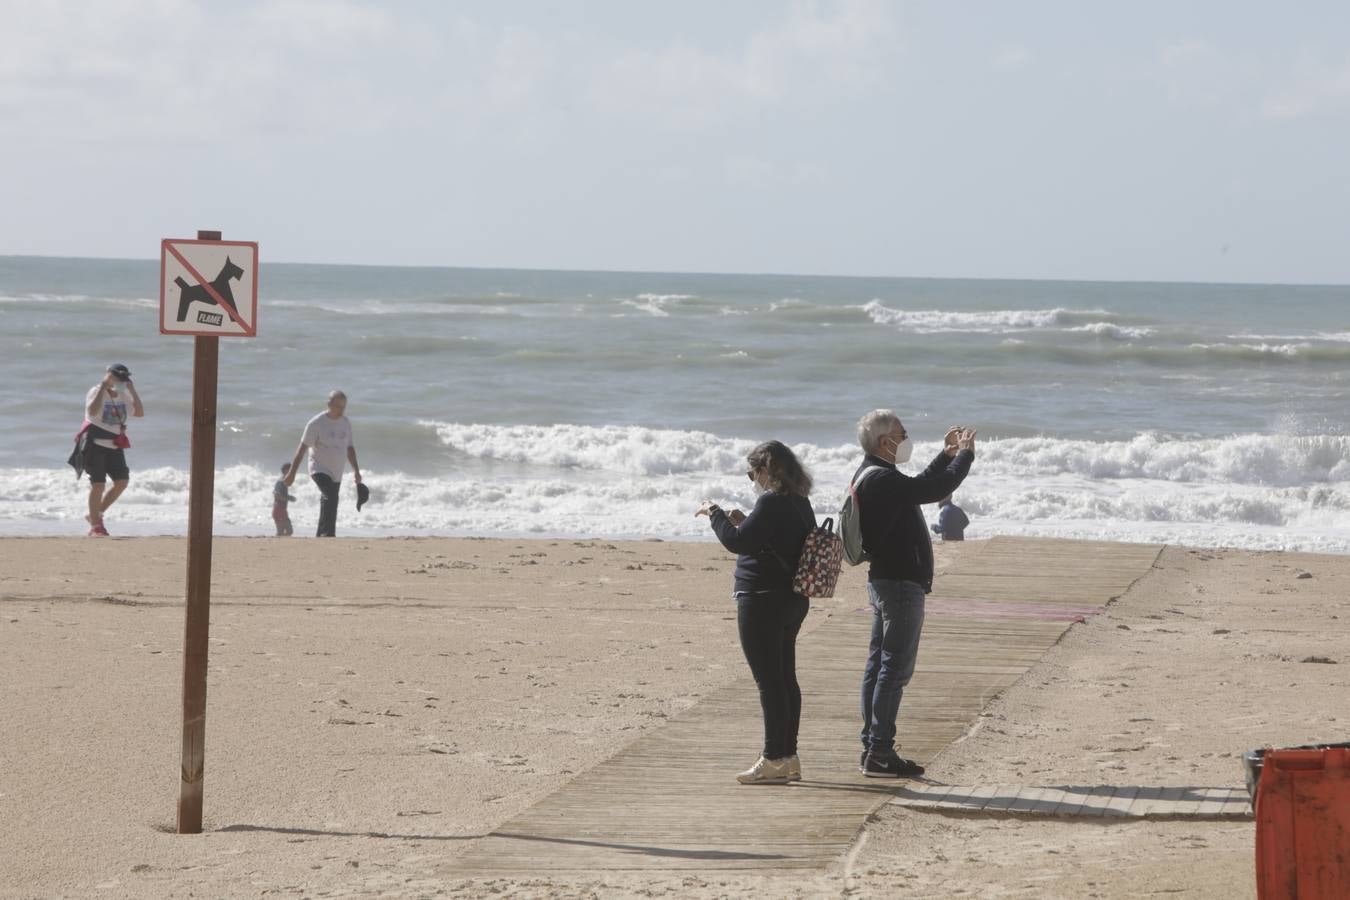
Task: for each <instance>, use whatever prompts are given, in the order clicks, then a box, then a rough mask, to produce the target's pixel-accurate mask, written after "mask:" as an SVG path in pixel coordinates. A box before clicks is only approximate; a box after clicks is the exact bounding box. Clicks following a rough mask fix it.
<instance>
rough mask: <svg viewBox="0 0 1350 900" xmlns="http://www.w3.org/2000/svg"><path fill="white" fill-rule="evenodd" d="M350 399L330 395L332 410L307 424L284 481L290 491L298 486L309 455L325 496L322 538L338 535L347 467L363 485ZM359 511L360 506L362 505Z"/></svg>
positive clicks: (313, 475) (335, 393)
mask: <svg viewBox="0 0 1350 900" xmlns="http://www.w3.org/2000/svg"><path fill="white" fill-rule="evenodd" d="M346 412H347V395H346V394H344V393H342V391H333V392H332V393H331V394H329V395H328V408H327V409H326V410H324V411H323V412H321V413H319V414H318V415H317V416H315V417H314V418H312V419H310V420H309V421H308V422H307V423H305V433H304V434H302V435H301V436H300V446H299V447H296V448H295V458H294V459H292V460H291V467H290V469H289V470H288V471H287V472H286V477H285V478H284V479H282V480H283V481H284V482H285V483H286V487H290V486H291V485H292V484H294V483H295V473H296V472H298V471H299V470H300V460H302V459H304V458H305V451H307V450H308V451H310V455H309V477H310V478H312V479H314V484H315V486H316V487H318V489H319V493H320V494H321V495H322V497H321V499H320V500H319V530H318V533H317V536H318V537H335V536H336V535H337V510H338V489H339V488H340V487H341V486H342V473H343V472H344V471H345V470H346V464H347V463H351V464H352V475H353V477H355V478H356V483H357V484H358V485H359V484H360V483H361V467H360V466H359V465H357V463H356V445H355V444H354V443H353V442H352V423H351V422H349V421H347V416H346ZM357 508H358V509H359V508H360V506H359V505H358V507H357Z"/></svg>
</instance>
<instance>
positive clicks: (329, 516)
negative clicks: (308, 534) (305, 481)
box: [310, 472, 342, 537]
mask: <svg viewBox="0 0 1350 900" xmlns="http://www.w3.org/2000/svg"><path fill="white" fill-rule="evenodd" d="M310 477H311V478H313V479H314V484H315V485H316V486H317V487H318V488H319V493H321V494H322V495H323V497H322V498H321V499H320V500H319V531H318V533H317V534H316V535H315V537H336V536H337V508H338V488H339V487H340V486H341V485H342V482H340V481H334V480H333V479H332V478H329V477H328V476H327V475H325V474H323V473H322V472H320V473H319V474H317V475H311V476H310Z"/></svg>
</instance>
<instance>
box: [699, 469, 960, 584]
mask: <svg viewBox="0 0 1350 900" xmlns="http://www.w3.org/2000/svg"><path fill="white" fill-rule="evenodd" d="M943 496H946V495H945V494H944V495H943ZM711 518H712V527H713V531H715V532H716V533H717V539H718V540H719V541H721V542H722V546H723V547H726V548H727V549H728V550H730V551H731V552H732V553H736V554H738V555H737V557H736V588H735V589H736V590H738V591H771V590H787V591H791V590H792V576H793V575H794V574H796V572H797V562H798V559H799V558H800V557H801V553H802V542H803V541H805V540H806V536H807V535H808V534H810V533H811V530H812V529H814V528H815V527H816V513H815V510H813V509H812V508H811V501H810V500H807V499H806V498H805V497H799V496H797V495H796V494H780V493H775V492H774V491H765V492H764V493H763V494H761V495H760V498H759V500H757V501H756V502H755V508H754V509H752V510H750V514H749V515H747V516H746V517H745V521H744V522H742V523H741V524H740V526H739V527H737V526H735V525H732V524H731V519H729V518H727V514H726V512H725V511H724V510H723V509H722V508H721V507H715V508H714V509H713V511H712V517H711ZM770 548H772V551H771V550H770ZM775 553H776V554H777V556H775Z"/></svg>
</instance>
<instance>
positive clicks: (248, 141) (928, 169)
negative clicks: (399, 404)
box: [0, 0, 1350, 284]
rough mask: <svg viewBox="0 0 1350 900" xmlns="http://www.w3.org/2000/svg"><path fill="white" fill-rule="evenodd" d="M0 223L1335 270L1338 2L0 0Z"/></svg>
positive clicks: (541, 254)
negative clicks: (215, 0)
mask: <svg viewBox="0 0 1350 900" xmlns="http://www.w3.org/2000/svg"><path fill="white" fill-rule="evenodd" d="M0 21H3V22H4V27H3V28H2V29H0V254H4V255H44V256H95V257H122V258H135V259H139V258H146V259H152V258H157V257H158V253H159V241H160V239H161V238H165V237H192V236H194V234H195V232H196V230H197V229H216V230H220V231H222V232H223V234H224V237H226V238H227V239H236V240H253V241H257V242H258V243H259V248H260V249H259V255H260V257H261V259H262V260H263V262H264V263H266V262H268V261H292V262H318V263H358V264H372V265H383V264H388V265H438V266H440V265H444V266H475V267H510V268H546V269H613V270H646V271H672V272H682V271H693V272H776V273H794V274H798V273H800V274H823V275H898V276H933V277H969V278H1050V279H1092V280H1130V281H1141V280H1142V281H1173V280H1176V281H1220V282H1230V281H1231V282H1278V283H1324V284H1325V283H1330V284H1346V283H1350V252H1348V251H1347V243H1346V238H1347V235H1350V178H1348V177H1347V168H1348V166H1347V159H1350V4H1346V3H1344V2H1320V0H1308V2H1300V3H1297V4H1274V3H1269V2H1266V3H1252V2H1243V0H1192V2H1176V0H1167V2H1155V0H1132V2H1130V3H1113V4H1104V3H1083V2H1078V0H1063V2H1047V0H1022V2H1017V3H1009V2H994V0H970V2H964V3H951V2H939V0H930V2H901V0H896V2H878V0H841V2H823V0H822V2H797V3H793V2H786V0H785V2H757V0H739V2H735V3H727V2H726V0H681V2H679V3H655V2H652V3H642V2H631V0H612V2H610V0H575V2H569V3H558V2H547V3H546V2H537V3H531V2H512V0H496V2H480V3H468V2H464V3H441V2H432V0H423V2H417V0H406V2H399V0H389V2H382V3H374V2H369V3H367V2H357V0H276V2H247V0H240V2H232V3H229V4H225V3H206V2H193V0H97V2H95V0H87V2H63V0H44V2H42V3H30V2H24V0H0Z"/></svg>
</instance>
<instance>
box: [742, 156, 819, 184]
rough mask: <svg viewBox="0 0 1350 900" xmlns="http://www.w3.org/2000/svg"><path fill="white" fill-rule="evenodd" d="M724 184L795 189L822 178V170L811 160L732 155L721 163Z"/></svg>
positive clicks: (817, 181)
mask: <svg viewBox="0 0 1350 900" xmlns="http://www.w3.org/2000/svg"><path fill="white" fill-rule="evenodd" d="M724 168H725V177H726V181H727V183H728V184H731V185H734V186H737V187H749V188H754V189H757V190H767V189H774V188H797V187H802V186H803V185H807V184H819V183H822V182H824V181H825V180H826V172H825V170H824V169H823V168H822V167H820V166H818V165H815V164H813V163H805V162H795V163H782V162H774V161H772V160H767V159H760V158H758V157H753V156H734V157H731V158H730V159H728V160H727V161H726V162H725V164H724Z"/></svg>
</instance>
